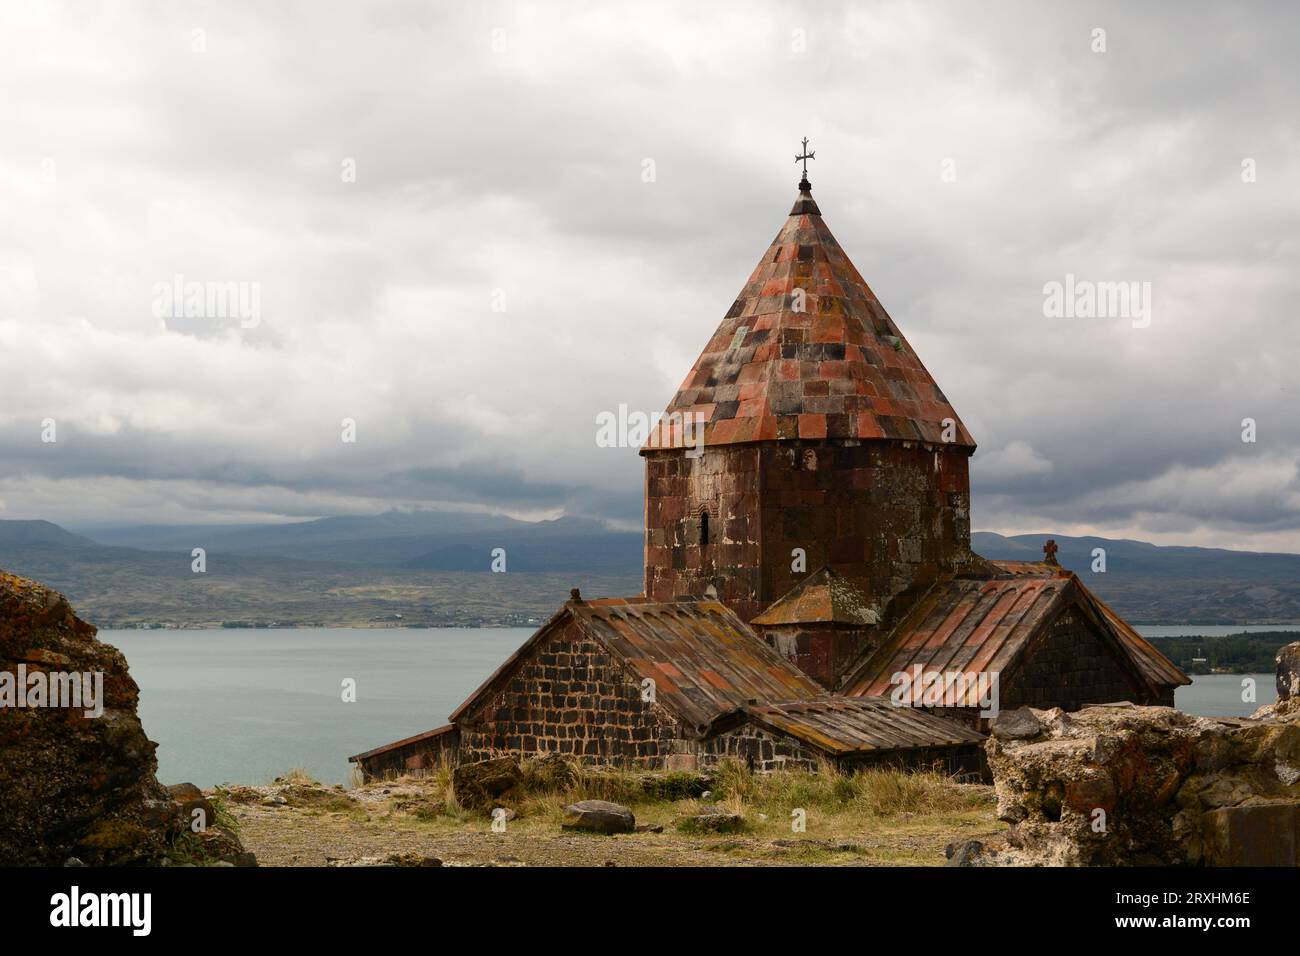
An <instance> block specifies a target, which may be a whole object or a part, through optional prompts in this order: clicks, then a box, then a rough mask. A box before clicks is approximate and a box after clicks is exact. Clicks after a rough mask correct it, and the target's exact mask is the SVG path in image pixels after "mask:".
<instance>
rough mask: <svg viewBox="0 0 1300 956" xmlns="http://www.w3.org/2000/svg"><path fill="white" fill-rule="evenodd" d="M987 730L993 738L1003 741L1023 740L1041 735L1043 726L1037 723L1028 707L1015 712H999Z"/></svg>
mask: <svg viewBox="0 0 1300 956" xmlns="http://www.w3.org/2000/svg"><path fill="white" fill-rule="evenodd" d="M989 730H990V732H991V733H992V734H993V736H995V737H999V738H1001V739H1003V740H1024V739H1026V738H1028V737H1037V736H1038V735H1039V734H1041V733H1042V732H1043V725H1042V724H1041V723H1039V722H1038V718H1037V717H1035V716H1034V712H1033V711H1032V710H1030V709H1029V708H1028V707H1020V708H1017V709H1016V710H1004V711H1002V712H1000V713H999V714H998V715H997V717H995V718H994V719H993V725H992V726H991V727H990V728H989Z"/></svg>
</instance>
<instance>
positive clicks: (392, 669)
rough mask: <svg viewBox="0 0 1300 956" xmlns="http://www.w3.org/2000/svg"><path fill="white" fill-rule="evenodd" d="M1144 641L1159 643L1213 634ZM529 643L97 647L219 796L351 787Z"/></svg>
mask: <svg viewBox="0 0 1300 956" xmlns="http://www.w3.org/2000/svg"><path fill="white" fill-rule="evenodd" d="M1283 629H1284V628H1281V627H1278V628H1262V630H1283ZM1285 629H1295V628H1294V627H1292V628H1285ZM1140 630H1141V631H1142V633H1143V634H1146V635H1147V636H1151V637H1163V636H1175V635H1178V634H1203V633H1214V632H1215V631H1216V630H1217V629H1216V628H1210V627H1203V628H1198V627H1179V628H1169V627H1161V628H1156V627H1150V628H1148V627H1144V628H1140ZM1241 630H1243V628H1228V629H1227V630H1226V633H1238V632H1240V631H1241ZM531 633H532V631H531V630H530V629H526V628H430V629H428V630H422V629H414V628H411V629H403V628H381V629H373V630H366V629H350V628H320V629H314V628H301V629H284V630H270V629H258V630H240V629H233V628H230V629H220V630H194V631H180V630H158V631H143V630H128V631H101V632H100V635H99V636H100V638H101V639H102V640H104V641H107V642H108V643H110V644H113V645H115V646H116V647H118V648H120V649H121V651H122V653H124V654H125V655H126V658H127V661H128V662H129V663H130V667H131V675H132V676H133V677H134V678H135V680H136V683H138V684H139V685H140V718H141V720H142V721H143V722H144V729H145V732H146V733H147V734H148V735H149V738H150V739H151V740H154V741H157V743H158V778H159V779H160V780H161V781H162V782H163V783H181V782H183V781H189V782H191V783H195V784H198V785H199V786H200V787H210V786H213V785H215V784H218V783H253V784H256V783H269V782H270V781H271V780H272V779H273V778H274V777H276V776H277V775H279V774H281V773H283V772H284V771H285V770H288V769H289V768H291V767H302V768H304V769H306V770H307V771H308V772H309V773H311V774H312V776H314V777H315V778H316V779H318V780H320V781H322V782H323V783H344V784H346V783H348V782H349V779H350V774H351V770H352V765H351V764H349V763H348V761H347V758H348V756H349V755H351V754H355V753H361V752H362V751H365V750H370V749H371V748H373V747H378V746H380V745H381V744H386V743H389V742H391V741H394V740H400V739H401V738H402V737H409V736H410V735H412V734H418V733H422V732H423V731H426V730H432V729H433V728H434V727H438V726H440V725H442V724H445V723H446V722H447V715H448V714H450V713H451V712H452V710H454V709H455V708H456V707H457V706H458V705H459V704H460V703H461V702H462V701H463V700H464V699H465V698H466V697H467V696H469V694H470V693H471V692H472V691H474V689H475V688H477V687H478V686H479V685H480V684H481V683H482V682H483V681H484V680H485V679H486V678H487V677H488V675H489V674H491V673H492V671H494V670H495V669H496V668H497V667H498V666H499V665H500V664H501V663H502V662H503V661H504V660H505V659H506V657H508V656H509V655H510V654H511V653H512V652H513V651H514V650H515V649H516V648H518V647H519V645H521V644H522V643H523V642H524V641H525V640H527V639H528V636H529V635H530V634H531ZM1243 676H1246V675H1236V674H1212V675H1208V676H1204V677H1197V678H1196V679H1195V683H1193V684H1192V685H1191V686H1189V687H1181V688H1179V689H1178V691H1177V696H1176V698H1175V703H1176V704H1177V705H1178V706H1179V707H1181V708H1182V709H1183V710H1186V711H1188V712H1190V713H1193V714H1203V715H1207V716H1210V715H1213V716H1224V715H1242V716H1244V715H1248V714H1250V713H1251V712H1252V711H1254V710H1255V709H1256V708H1257V707H1260V706H1262V705H1264V704H1268V703H1272V702H1273V700H1274V699H1275V697H1276V688H1275V685H1274V679H1273V675H1272V674H1256V675H1252V676H1253V678H1254V680H1255V683H1256V691H1257V695H1258V702H1257V703H1244V702H1242V700H1241V681H1242V677H1243ZM348 678H351V679H352V680H354V681H355V682H356V702H355V703H345V702H344V701H343V694H342V684H343V681H344V680H345V679H348Z"/></svg>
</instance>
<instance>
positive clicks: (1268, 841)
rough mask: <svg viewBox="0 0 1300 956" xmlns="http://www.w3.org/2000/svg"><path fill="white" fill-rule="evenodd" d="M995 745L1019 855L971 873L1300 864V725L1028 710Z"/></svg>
mask: <svg viewBox="0 0 1300 956" xmlns="http://www.w3.org/2000/svg"><path fill="white" fill-rule="evenodd" d="M986 746H987V750H988V761H989V766H990V768H991V770H992V773H993V779H994V786H995V788H996V790H997V795H998V817H999V819H1001V820H1004V821H1006V822H1007V823H1008V824H1010V827H1009V830H1008V834H1007V840H1008V843H1009V844H1010V847H1011V849H1009V850H1006V851H1001V852H997V851H994V852H989V851H988V850H986V849H983V848H981V849H980V850H979V852H974V853H971V852H965V853H963V854H961V857H962V860H963V862H964V863H966V864H975V865H980V864H1011V865H1025V864H1040V865H1049V866H1052V865H1055V866H1061V865H1065V866H1077V865H1104V866H1117V865H1209V866H1235V865H1256V866H1296V865H1300V723H1295V722H1286V721H1283V720H1269V721H1256V720H1248V719H1245V718H1229V717H1224V718H1205V717H1193V716H1191V715H1190V714H1185V713H1183V712H1181V711H1178V710H1174V709H1173V708H1169V707H1139V706H1134V705H1129V704H1122V705H1109V706H1104V707H1085V708H1084V709H1082V710H1080V711H1077V712H1076V713H1072V714H1071V713H1066V712H1065V711H1062V710H1060V709H1052V710H1032V709H1030V708H1024V709H1021V710H1014V711H1003V713H1002V714H1000V715H999V717H998V719H997V720H996V721H994V723H993V736H992V737H991V738H990V739H989V741H988V743H987V745H986Z"/></svg>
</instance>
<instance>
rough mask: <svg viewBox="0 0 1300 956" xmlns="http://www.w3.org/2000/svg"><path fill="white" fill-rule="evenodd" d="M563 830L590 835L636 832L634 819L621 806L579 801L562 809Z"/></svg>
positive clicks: (597, 801)
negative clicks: (585, 831)
mask: <svg viewBox="0 0 1300 956" xmlns="http://www.w3.org/2000/svg"><path fill="white" fill-rule="evenodd" d="M564 828H565V829H566V830H588V831H590V832H592V833H631V832H633V831H634V830H636V817H635V816H633V815H632V811H631V810H629V809H628V808H627V807H625V806H623V805H622V804H618V803H610V802H609V801H608V800H581V801H579V802H578V803H571V804H569V805H568V806H567V807H565V808H564Z"/></svg>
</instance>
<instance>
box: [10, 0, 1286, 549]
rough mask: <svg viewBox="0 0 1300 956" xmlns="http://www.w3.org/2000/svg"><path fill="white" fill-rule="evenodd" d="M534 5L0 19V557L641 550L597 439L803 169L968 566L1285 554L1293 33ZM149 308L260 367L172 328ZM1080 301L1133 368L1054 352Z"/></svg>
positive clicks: (1091, 335)
mask: <svg viewBox="0 0 1300 956" xmlns="http://www.w3.org/2000/svg"><path fill="white" fill-rule="evenodd" d="M535 7H536V5H532V6H530V5H527V4H519V5H513V4H495V5H493V4H486V5H464V6H458V7H446V6H435V5H428V4H422V3H414V2H412V3H380V4H374V5H366V6H365V7H364V8H363V7H361V6H360V5H355V4H315V5H312V7H311V8H310V9H307V8H296V9H290V8H276V7H267V6H266V5H263V4H253V3H231V4H222V5H221V6H220V7H203V6H200V7H195V8H185V7H178V6H165V7H161V8H150V9H148V10H141V9H140V8H137V7H133V6H131V5H127V4H122V5H121V7H120V9H119V10H118V11H117V12H116V13H112V12H108V13H105V12H104V10H106V9H110V8H101V7H100V6H99V5H81V4H69V5H67V6H63V7H60V6H58V5H53V6H50V7H42V8H23V9H5V10H4V11H3V12H0V19H3V21H4V22H3V23H2V24H0V27H2V28H0V81H3V83H4V86H5V89H6V90H7V91H8V93H7V102H8V103H9V105H10V106H11V109H10V110H9V111H7V116H6V129H5V134H4V135H5V141H4V148H3V149H0V204H2V208H4V209H5V210H6V215H5V216H4V217H3V221H0V517H47V518H50V519H52V520H56V521H63V522H66V523H69V524H73V525H78V526H88V525H93V524H105V523H126V522H127V521H129V520H135V519H137V518H139V519H141V520H148V521H150V522H154V521H158V520H174V521H195V520H204V521H207V520H259V519H271V518H283V517H304V516H311V515H316V514H338V513H347V512H354V511H374V510H382V509H384V508H387V507H390V506H393V505H399V506H403V507H407V506H410V507H418V506H436V507H471V508H500V509H505V510H508V511H510V512H511V513H515V514H521V515H530V516H541V515H555V514H559V513H563V512H569V513H579V514H588V515H593V516H598V517H603V518H605V519H608V520H613V521H616V522H619V523H620V524H623V525H625V526H628V525H630V526H636V525H637V524H638V523H639V521H640V508H641V471H640V468H641V463H640V460H639V459H638V457H637V455H636V453H635V451H634V450H633V449H626V448H618V449H606V448H598V447H597V446H596V443H595V438H594V436H595V416H596V414H597V413H598V412H600V411H604V410H613V409H615V408H617V406H618V405H619V404H620V403H623V404H626V405H628V406H629V407H630V408H632V409H639V410H643V411H647V412H653V411H657V410H659V409H661V408H662V407H663V406H664V405H665V404H666V402H667V400H668V398H669V397H670V396H671V394H672V392H673V390H674V389H675V388H676V387H677V385H678V384H679V383H680V381H681V379H682V377H683V376H684V375H685V373H686V371H687V370H688V369H689V367H690V365H691V363H692V362H693V361H694V359H695V357H696V355H697V354H698V352H699V350H700V348H701V347H702V346H703V345H704V343H705V341H706V340H707V339H708V337H709V335H710V334H711V332H712V331H713V329H714V328H715V326H716V324H717V323H718V321H720V319H721V317H722V315H723V314H724V313H725V311H726V309H727V308H728V307H729V305H730V303H731V301H732V299H733V298H734V296H735V293H736V292H737V290H739V288H740V287H741V285H742V284H743V283H744V281H745V278H746V277H747V276H748V274H749V272H750V270H751V269H752V268H753V266H754V263H755V261H756V260H757V258H758V256H759V255H760V254H761V253H762V251H763V249H764V248H765V247H766V244H767V243H768V242H769V241H770V239H771V237H772V235H774V234H775V232H776V230H777V229H778V228H779V227H780V225H781V222H782V219H783V217H784V215H785V213H786V211H787V209H788V208H789V205H790V202H791V201H792V199H793V193H794V189H793V186H794V180H795V178H796V173H795V165H794V163H793V162H792V157H793V155H794V151H795V150H794V145H795V144H796V143H797V141H798V139H799V137H801V136H803V135H807V136H809V137H810V138H811V139H812V140H813V145H814V148H816V149H817V153H818V159H817V160H816V161H815V162H814V163H813V166H812V170H811V178H812V180H813V182H814V193H815V195H816V196H817V198H818V201H819V203H820V205H821V207H822V209H823V211H824V213H825V214H826V217H827V221H828V222H829V224H830V225H831V227H832V229H834V231H835V233H836V235H837V237H838V238H839V240H840V242H841V243H842V244H843V245H844V247H845V248H846V249H847V250H848V252H849V254H850V255H851V256H852V257H853V259H854V261H855V262H856V264H857V265H858V267H859V269H860V270H861V271H862V272H863V274H864V275H865V276H866V277H867V279H868V281H869V282H870V283H871V284H872V287H873V288H874V289H875V291H876V292H877V294H878V295H880V297H881V298H882V300H883V301H884V303H885V305H886V307H887V308H888V309H889V310H890V312H891V314H892V315H893V316H894V318H895V319H896V320H897V321H898V322H899V324H900V325H901V326H902V328H903V329H904V330H905V331H906V333H907V334H908V337H909V339H910V340H911V341H912V344H913V345H914V346H915V347H916V349H917V351H918V352H919V353H920V355H921V356H922V358H923V359H924V361H925V362H926V364H927V366H928V367H929V368H930V370H931V371H932V373H933V374H934V376H935V377H936V379H937V380H938V381H939V382H940V384H941V385H942V386H943V388H944V390H945V391H946V392H947V394H948V396H949V397H950V398H951V400H952V401H953V403H954V405H955V406H956V408H957V409H958V410H959V412H960V413H961V414H962V416H963V417H964V418H965V420H966V422H967V424H968V426H969V427H970V429H971V431H972V433H973V434H974V435H975V437H976V439H977V441H979V443H980V451H979V453H978V454H977V456H976V458H975V459H974V461H973V463H972V477H973V482H974V490H975V504H974V508H975V511H974V522H975V525H976V526H977V527H980V528H992V529H996V530H1005V531H1024V530H1040V529H1052V530H1061V531H1092V532H1098V533H1104V534H1115V535H1125V536H1130V537H1140V538H1148V539H1154V540H1159V541H1168V542H1178V543H1197V544H1225V545H1231V546H1242V547H1257V548H1261V549H1263V548H1274V549H1287V550H1300V479H1297V461H1298V459H1300V416H1297V415H1296V414H1295V413H1294V410H1293V405H1294V401H1295V395H1294V392H1295V389H1296V387H1297V386H1296V385H1295V381H1296V377H1295V371H1294V370H1295V367H1296V358H1297V356H1298V355H1300V324H1297V323H1296V322H1294V321H1292V313H1293V312H1294V309H1295V305H1294V303H1295V302H1296V301H1297V298H1298V295H1297V294H1298V293H1300V278H1298V276H1300V270H1297V268H1296V249H1295V240H1294V237H1295V236H1296V235H1297V231H1298V227H1300V198H1298V197H1300V188H1298V187H1300V163H1297V161H1296V156H1297V155H1300V152H1298V151H1297V144H1298V141H1300V130H1298V129H1297V121H1296V118H1295V110H1294V103H1295V102H1296V101H1297V99H1300V71H1297V70H1296V69H1295V67H1294V65H1293V64H1292V60H1293V56H1292V51H1293V50H1294V46H1295V43H1296V40H1297V38H1298V35H1300V29H1298V23H1297V13H1296V12H1295V11H1294V10H1293V9H1292V8H1290V7H1288V6H1286V5H1283V4H1280V3H1279V4H1276V5H1259V6H1256V7H1252V8H1251V11H1250V15H1245V14H1243V13H1242V12H1241V11H1238V10H1234V9H1231V8H1224V7H1222V6H1220V5H1213V4H1208V3H1206V4H1173V3H1167V4H1159V5H1144V6H1143V7H1141V8H1138V9H1135V8H1133V6H1132V5H1126V4H1098V5H1090V6H1087V7H1081V6H1079V5H1077V4H1065V3H1059V4H1043V3H1029V2H1025V3H1015V4H1006V5H1003V6H1002V7H1001V8H1000V12H999V14H998V15H997V16H989V15H988V11H987V9H984V8H978V7H976V6H974V5H969V4H960V3H947V4H927V5H925V6H924V7H918V6H917V5H911V4H904V3H896V4H891V3H886V4H880V5H871V6H870V7H864V6H861V5H852V4H846V5H833V4H820V3H819V4H807V5H804V6H800V5H790V4H775V3H773V4H761V3H746V4H743V5H736V6H730V5H714V4H710V5H708V6H707V7H704V8H700V7H699V5H688V4H668V5H659V4H656V5H645V6H631V5H628V6H620V7H618V8H603V7H598V6H589V7H588V6H576V7H566V8H563V9H557V8H553V7H549V6H546V5H543V6H542V7H541V8H540V9H537V8H535ZM196 28H197V29H202V30H204V31H205V33H204V39H205V42H206V50H205V51H204V52H194V50H193V49H192V46H193V41H194V37H193V33H192V31H193V30H194V29H196ZM1095 28H1103V29H1105V31H1106V44H1107V49H1106V52H1105V53H1094V52H1092V50H1091V48H1090V44H1091V43H1092V31H1093V30H1094V29H1095ZM795 30H802V31H803V36H805V37H806V43H807V52H804V53H798V52H796V51H795V50H794V48H793V44H792V40H793V38H794V33H793V31H795ZM494 38H495V41H496V43H497V46H499V47H500V48H501V49H499V50H494ZM646 159H652V160H653V161H654V164H655V171H656V179H655V181H654V182H653V183H646V182H643V181H642V163H643V161H644V160H646ZM1245 159H1252V160H1254V161H1255V163H1256V166H1257V170H1258V180H1257V181H1256V182H1254V183H1243V182H1242V178H1241V164H1242V161H1243V160H1245ZM349 160H351V161H355V164H356V171H357V176H356V181H355V182H344V181H343V178H342V176H341V171H342V169H343V164H344V163H345V162H346V161H349ZM947 160H951V161H952V163H953V164H954V168H955V170H956V180H955V181H954V182H945V181H944V180H943V179H942V178H941V175H940V173H941V168H942V164H943V163H944V162H945V161H947ZM177 273H181V274H183V275H184V276H185V277H187V279H192V280H195V281H200V282H225V281H237V282H247V283H257V284H258V287H259V290H260V295H261V304H262V321H261V323H260V324H259V325H258V327H257V328H255V329H240V328H238V327H237V323H231V322H229V321H226V322H224V323H223V322H220V321H215V320H213V321H211V322H210V324H209V325H204V322H205V321H206V320H204V319H191V320H186V321H184V322H170V323H167V322H163V321H160V320H159V318H157V316H156V315H155V314H154V311H153V308H152V298H153V294H152V290H153V287H154V286H155V284H156V283H159V282H166V281H170V280H171V278H172V276H174V275H175V274H177ZM1067 273H1069V274H1073V275H1075V276H1076V277H1079V278H1081V279H1089V280H1094V281H1137V282H1150V283H1151V288H1152V296H1153V310H1152V322H1151V326H1150V327H1149V328H1145V329H1135V328H1133V327H1132V325H1131V323H1129V322H1128V321H1126V320H1123V319H1048V318H1045V317H1044V314H1043V294H1042V289H1043V285H1044V283H1047V282H1050V281H1060V280H1063V278H1064V276H1065V275H1066V274H1067ZM494 295H496V296H497V297H498V298H497V300H496V301H498V302H499V301H501V299H500V296H502V295H503V296H504V302H505V304H506V309H505V311H504V312H499V311H493V302H494ZM1246 417H1251V418H1254V419H1256V421H1257V422H1258V432H1259V437H1258V441H1257V442H1256V443H1254V444H1244V443H1242V441H1241V440H1240V435H1241V421H1242V419H1243V418H1246ZM46 418H53V419H54V420H55V421H56V422H57V424H58V429H59V441H58V442H57V443H56V444H54V445H50V444H46V443H42V442H41V441H40V435H41V422H42V421H43V420H44V419H46ZM344 418H351V419H354V420H355V421H356V422H357V442H356V443H355V444H345V443H343V442H341V441H340V431H341V422H342V420H343V419H344Z"/></svg>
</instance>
